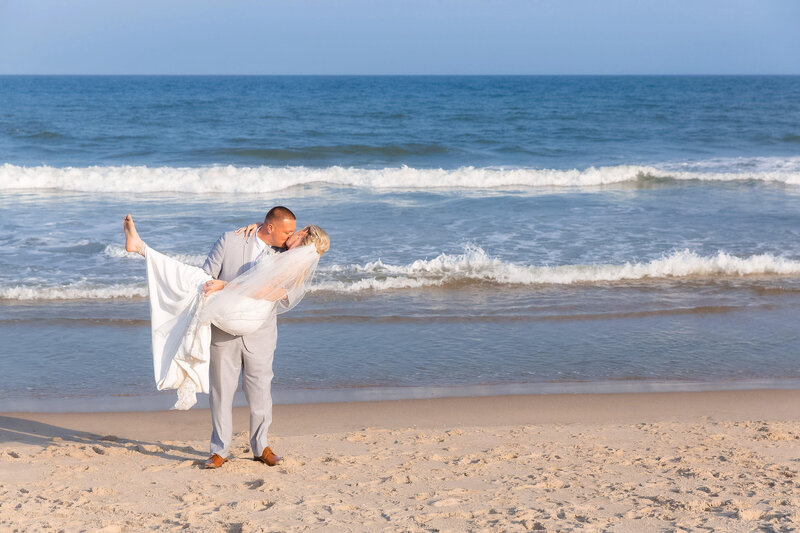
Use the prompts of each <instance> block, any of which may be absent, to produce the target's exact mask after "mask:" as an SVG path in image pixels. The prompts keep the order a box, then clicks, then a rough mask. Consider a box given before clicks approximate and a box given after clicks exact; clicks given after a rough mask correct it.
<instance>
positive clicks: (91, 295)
mask: <svg viewBox="0 0 800 533" xmlns="http://www.w3.org/2000/svg"><path fill="white" fill-rule="evenodd" d="M123 253H125V252H124V251H123ZM744 276H800V261H795V260H792V259H786V258H782V257H776V256H774V255H772V254H760V255H752V256H749V257H736V256H734V255H731V254H728V253H726V252H724V251H720V252H718V253H716V254H715V255H710V256H702V255H699V254H697V253H695V252H693V251H690V250H682V251H675V252H672V253H670V254H668V255H664V256H663V257H660V258H658V259H654V260H652V261H647V262H641V263H638V262H637V263H630V262H629V263H624V264H596V265H563V266H553V267H548V266H535V265H523V264H517V263H511V262H507V261H503V260H501V259H498V258H495V257H491V256H489V255H488V254H486V252H484V251H483V250H482V249H481V248H479V247H470V248H467V249H466V250H465V251H464V253H463V254H440V255H439V256H437V257H435V258H433V259H419V260H417V261H414V262H413V263H410V264H407V265H391V264H387V263H384V262H382V261H380V260H377V261H371V262H368V263H366V264H363V265H358V264H353V265H333V266H329V267H323V268H320V269H319V270H318V276H317V279H316V280H315V282H314V284H313V286H312V291H313V292H321V291H326V292H333V293H355V292H360V291H385V290H396V289H414V288H421V287H437V286H438V287H446V286H448V285H452V284H461V283H465V282H466V283H469V282H484V283H491V284H496V285H507V286H535V285H579V284H592V283H614V282H625V281H632V280H661V279H695V280H700V281H702V280H713V279H717V278H721V277H744ZM143 296H147V287H146V286H145V284H144V281H142V282H141V283H132V284H127V285H124V284H118V285H108V286H89V284H88V283H87V282H85V281H81V282H76V283H72V284H67V285H64V286H57V287H52V286H13V287H6V288H0V300H77V299H111V298H133V297H143Z"/></svg>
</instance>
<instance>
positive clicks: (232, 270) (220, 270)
mask: <svg viewBox="0 0 800 533" xmlns="http://www.w3.org/2000/svg"><path fill="white" fill-rule="evenodd" d="M256 239H258V236H257V235H251V236H250V237H245V236H244V233H242V234H240V235H237V234H236V232H233V231H228V232H226V233H223V234H222V237H220V238H219V240H217V242H216V243H215V244H214V247H213V248H211V252H209V254H208V257H207V258H206V262H205V263H203V270H205V272H206V274H208V275H209V276H211V277H212V278H214V279H221V280H222V281H231V280H232V279H234V278H235V277H237V276H238V275H240V274H242V273H244V272H245V271H246V270H247V269H248V268H250V266H251V263H252V261H253V252H254V250H255V246H256ZM267 250H272V252H273V253H278V252H279V251H280V249H277V248H274V247H270V246H268V247H267ZM235 338H236V336H235V335H231V334H230V333H228V332H226V331H222V330H221V329H219V328H217V327H216V326H214V325H212V326H211V344H212V345H214V344H216V343H220V342H225V341H229V340H232V339H235ZM276 338H277V324H276V321H275V320H272V321H271V322H270V323H269V324H267V325H265V326H264V327H263V328H261V329H260V330H258V331H256V332H255V333H251V334H249V335H244V336H243V337H242V340H243V341H244V344H245V346H246V347H247V349H248V350H250V351H251V352H253V353H259V352H263V351H267V350H274V349H275V340H276Z"/></svg>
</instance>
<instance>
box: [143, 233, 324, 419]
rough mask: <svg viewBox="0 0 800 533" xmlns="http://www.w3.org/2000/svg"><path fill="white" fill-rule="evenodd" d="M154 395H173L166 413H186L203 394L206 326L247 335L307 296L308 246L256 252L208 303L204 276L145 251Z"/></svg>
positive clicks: (311, 256)
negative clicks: (250, 263)
mask: <svg viewBox="0 0 800 533" xmlns="http://www.w3.org/2000/svg"><path fill="white" fill-rule="evenodd" d="M145 258H146V260H147V288H148V291H149V294H150V319H151V329H152V339H153V371H154V374H155V380H156V386H157V388H158V390H164V389H177V390H178V400H177V402H176V403H175V405H174V406H173V407H172V408H173V409H181V410H185V409H189V408H190V407H192V406H193V405H194V404H195V403H197V396H196V395H197V393H198V392H204V393H208V391H209V384H208V365H209V357H210V348H211V324H212V323H213V324H214V325H215V326H217V327H218V328H220V329H222V330H224V331H226V332H228V333H230V334H231V335H247V334H249V333H253V332H255V331H257V330H259V329H261V328H262V327H264V326H265V325H266V324H267V323H269V322H270V321H272V320H274V319H275V315H276V313H283V312H286V311H288V310H289V309H291V308H293V307H294V306H295V305H297V304H298V303H299V302H300V300H301V299H302V298H303V296H304V295H305V293H306V291H307V290H308V286H309V284H310V282H311V278H312V277H313V274H314V270H315V269H316V265H317V263H318V262H319V255H318V254H317V251H316V249H315V247H314V246H313V245H308V246H301V247H298V248H294V249H292V250H289V251H287V252H284V253H281V254H266V253H262V254H261V255H260V256H259V258H258V259H257V260H256V262H255V265H254V266H253V267H252V268H250V269H249V270H248V271H246V272H245V273H243V274H242V275H240V276H238V277H237V278H235V279H234V280H233V281H231V282H230V283H229V284H228V285H227V286H226V287H225V289H223V290H220V291H218V292H216V293H214V294H212V295H211V296H209V297H207V298H206V297H205V296H204V295H203V292H202V290H203V285H204V284H205V283H206V282H207V281H209V280H210V279H212V278H211V276H209V275H208V274H206V273H205V271H204V270H202V269H200V268H197V267H194V266H191V265H187V264H184V263H181V262H180V261H177V260H175V259H172V258H170V257H167V256H165V255H163V254H161V253H159V252H157V251H155V250H153V249H152V248H149V247H148V248H147V249H146V250H145Z"/></svg>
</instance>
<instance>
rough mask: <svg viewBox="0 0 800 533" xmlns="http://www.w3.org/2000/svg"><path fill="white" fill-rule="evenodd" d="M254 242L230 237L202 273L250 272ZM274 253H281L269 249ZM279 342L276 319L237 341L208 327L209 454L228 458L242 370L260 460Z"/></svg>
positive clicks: (223, 240)
mask: <svg viewBox="0 0 800 533" xmlns="http://www.w3.org/2000/svg"><path fill="white" fill-rule="evenodd" d="M256 239H258V236H256V235H252V236H250V237H249V238H245V237H244V234H242V235H236V233H234V232H232V231H229V232H227V233H225V234H223V235H222V237H220V238H219V240H218V241H217V242H216V244H214V247H213V248H212V249H211V252H210V253H209V254H208V258H206V262H205V263H204V264H203V270H205V271H206V273H207V274H208V275H210V276H211V277H212V278H215V279H221V280H223V281H231V280H232V279H234V278H235V277H236V276H238V275H239V274H241V273H243V272H245V271H246V270H247V269H248V268H250V266H251V262H252V258H253V253H254V251H255V246H256ZM267 250H268V252H267V253H269V251H272V252H273V253H277V252H278V251H279V250H278V249H275V248H271V247H267ZM277 338H278V331H277V323H276V320H275V315H273V317H272V320H271V321H270V322H269V323H268V324H267V325H265V326H264V327H263V328H262V329H260V330H258V331H257V332H255V333H251V334H249V335H245V336H241V337H240V336H236V335H231V334H229V333H226V332H225V331H222V330H221V329H219V328H217V327H215V326H213V325H212V326H211V361H210V365H209V378H210V385H211V392H210V394H209V403H210V404H211V425H212V427H213V430H212V433H211V453H216V454H218V455H220V456H222V457H227V456H228V455H229V452H230V445H231V439H232V437H233V395H234V393H235V392H236V388H237V387H238V385H239V374H240V372H241V371H242V369H244V374H243V377H242V389H244V394H245V397H246V398H247V404H248V405H249V406H250V446H251V448H252V450H253V455H255V456H258V455H261V452H262V451H263V450H264V448H266V447H267V446H268V444H267V430H268V429H269V425H270V423H271V422H272V394H271V390H270V388H271V385H272V358H273V355H274V353H275V341H276V340H277Z"/></svg>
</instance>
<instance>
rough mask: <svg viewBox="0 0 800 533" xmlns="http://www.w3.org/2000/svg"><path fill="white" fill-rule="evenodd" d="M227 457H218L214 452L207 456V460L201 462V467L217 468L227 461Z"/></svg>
mask: <svg viewBox="0 0 800 533" xmlns="http://www.w3.org/2000/svg"><path fill="white" fill-rule="evenodd" d="M227 462H228V458H227V457H225V458H223V457H220V456H219V455H217V454H216V453H215V454H214V455H212V456H211V457H209V458H208V461H206V462H205V463H203V468H219V467H221V466H222V465H223V463H227Z"/></svg>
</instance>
